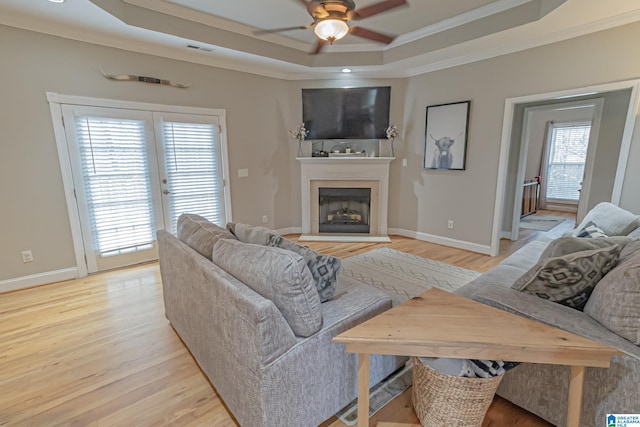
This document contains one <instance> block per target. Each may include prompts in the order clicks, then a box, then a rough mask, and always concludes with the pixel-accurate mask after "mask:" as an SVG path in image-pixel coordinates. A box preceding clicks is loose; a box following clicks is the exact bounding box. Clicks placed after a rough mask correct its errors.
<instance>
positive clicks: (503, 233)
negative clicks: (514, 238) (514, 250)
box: [500, 231, 511, 239]
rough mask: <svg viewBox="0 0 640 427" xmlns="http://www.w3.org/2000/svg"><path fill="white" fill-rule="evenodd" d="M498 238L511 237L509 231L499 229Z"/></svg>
mask: <svg viewBox="0 0 640 427" xmlns="http://www.w3.org/2000/svg"><path fill="white" fill-rule="evenodd" d="M500 238H501V239H511V232H510V231H501V232H500Z"/></svg>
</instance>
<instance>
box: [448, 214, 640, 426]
mask: <svg viewBox="0 0 640 427" xmlns="http://www.w3.org/2000/svg"><path fill="white" fill-rule="evenodd" d="M589 222H593V223H595V224H597V225H599V226H602V227H603V228H605V229H606V234H607V235H608V236H616V235H618V236H620V235H627V237H629V239H620V238H616V239H617V241H616V240H615V239H614V240H613V243H621V244H622V245H624V248H623V249H622V251H621V252H620V260H619V261H618V263H617V265H616V266H615V267H614V268H613V270H611V271H609V272H608V273H607V274H606V275H605V276H604V277H603V278H602V279H601V280H600V281H599V282H598V283H597V284H596V287H595V290H594V291H593V293H592V294H591V296H590V297H589V299H588V302H587V304H586V306H585V307H584V311H579V310H576V309H573V308H569V307H566V306H564V305H560V304H557V303H555V302H551V301H548V300H545V299H542V298H539V297H538V296H535V295H530V294H527V293H524V292H520V291H517V290H515V289H512V288H511V286H512V285H513V284H514V283H515V282H516V281H517V280H518V279H519V278H520V277H522V276H523V275H524V274H525V273H526V272H527V271H529V270H531V269H532V268H533V267H534V266H535V265H536V263H537V262H538V259H539V258H540V256H541V254H543V253H544V252H545V250H546V249H548V248H549V247H550V245H551V244H553V243H552V242H553V241H552V240H551V239H548V238H542V239H539V240H536V241H533V242H531V243H529V244H527V245H526V246H524V247H523V248H522V249H520V250H519V251H517V252H516V253H514V254H512V255H511V256H509V257H508V258H507V259H505V260H504V261H503V262H502V263H501V264H500V265H499V266H497V267H495V268H493V269H491V270H489V271H488V272H486V273H484V274H482V275H481V276H479V277H478V278H477V279H476V280H474V281H472V282H470V283H469V284H467V285H465V286H463V287H462V288H460V289H458V290H457V291H456V293H458V294H460V295H463V296H466V297H469V298H472V299H474V300H477V301H480V302H482V303H485V304H489V305H492V306H495V307H498V308H500V309H503V310H506V311H510V312H513V313H516V314H519V315H522V316H525V317H528V318H531V319H534V320H538V321H540V322H542V323H546V324H549V325H553V326H556V327H558V328H560V329H564V330H566V331H569V332H571V333H574V334H577V335H580V336H583V337H586V338H589V339H593V340H595V341H598V342H601V343H605V344H608V345H610V346H612V347H615V348H616V349H618V350H620V351H621V352H622V353H623V354H622V355H621V356H614V357H613V358H612V361H611V367H610V368H609V369H602V368H587V369H586V370H585V380H584V393H583V399H582V414H581V422H580V425H581V427H599V426H603V425H606V416H607V414H639V413H640V346H639V344H640V240H637V239H640V228H637V226H638V225H640V221H639V220H638V217H635V215H632V214H630V213H628V212H626V211H622V210H621V209H619V208H617V207H615V206H613V205H611V204H608V203H604V204H601V205H598V206H596V207H595V208H594V209H593V210H592V211H591V212H589V214H588V215H587V217H586V218H585V220H584V221H583V222H582V224H581V225H580V226H579V227H577V228H576V231H574V232H573V233H572V234H571V235H569V236H567V237H566V238H564V239H565V241H570V240H571V239H572V238H574V237H572V236H575V235H576V234H577V232H578V231H580V230H581V229H582V228H583V227H584V226H585V225H586V224H587V223H589ZM625 240H626V241H625ZM559 243H560V241H559V240H556V241H555V245H556V246H557V245H558V244H559ZM505 328H508V325H505ZM496 333H499V331H496ZM569 375H570V368H569V367H566V366H558V365H546V364H531V363H523V364H521V365H519V366H518V367H516V368H515V369H513V370H511V371H508V372H507V373H506V374H505V376H504V378H503V380H502V383H501V385H500V387H499V389H498V392H497V394H498V395H500V396H502V397H504V398H505V399H507V400H509V401H511V402H513V403H515V404H517V405H518V406H520V407H522V408H524V409H526V410H528V411H530V412H533V413H534V414H537V415H538V416H540V417H542V418H543V419H545V420H547V421H549V422H550V423H552V424H554V425H556V426H564V425H566V412H567V395H568V384H569Z"/></svg>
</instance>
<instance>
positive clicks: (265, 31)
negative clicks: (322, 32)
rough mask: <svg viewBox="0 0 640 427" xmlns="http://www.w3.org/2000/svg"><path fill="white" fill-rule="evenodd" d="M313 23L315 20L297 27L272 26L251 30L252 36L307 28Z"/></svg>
mask: <svg viewBox="0 0 640 427" xmlns="http://www.w3.org/2000/svg"><path fill="white" fill-rule="evenodd" d="M314 25H316V23H315V22H313V23H311V24H309V25H302V26H298V27H284V28H273V29H270V30H255V31H253V35H254V36H259V35H262V34H271V33H280V32H283V31H292V30H308V29H309V28H311V27H313V26H314Z"/></svg>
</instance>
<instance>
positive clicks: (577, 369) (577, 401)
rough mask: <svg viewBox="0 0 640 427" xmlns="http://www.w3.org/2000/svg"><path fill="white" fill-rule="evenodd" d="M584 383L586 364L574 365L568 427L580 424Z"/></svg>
mask: <svg viewBox="0 0 640 427" xmlns="http://www.w3.org/2000/svg"><path fill="white" fill-rule="evenodd" d="M583 383H584V366H572V367H571V381H570V382H569V404H568V405H567V427H579V426H580V409H581V405H582V385H583Z"/></svg>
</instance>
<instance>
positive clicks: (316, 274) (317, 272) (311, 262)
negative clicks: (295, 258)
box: [269, 234, 342, 302]
mask: <svg viewBox="0 0 640 427" xmlns="http://www.w3.org/2000/svg"><path fill="white" fill-rule="evenodd" d="M269 246H275V247H278V248H281V249H286V250H288V251H292V252H295V253H297V254H300V255H302V257H303V258H304V260H305V262H306V263H307V267H309V270H311V274H312V275H313V280H314V281H315V283H316V289H317V290H318V295H320V302H325V301H328V300H330V299H331V298H332V297H333V294H334V293H335V292H336V284H337V283H338V273H339V272H340V267H341V266H342V262H341V261H340V259H339V258H336V257H333V256H331V255H322V254H319V253H318V252H316V251H314V250H313V249H310V248H308V247H306V246H301V245H298V244H297V243H294V242H292V241H290V240H287V239H285V238H284V237H280V236H277V235H275V234H274V235H271V236H270V237H269Z"/></svg>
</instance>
